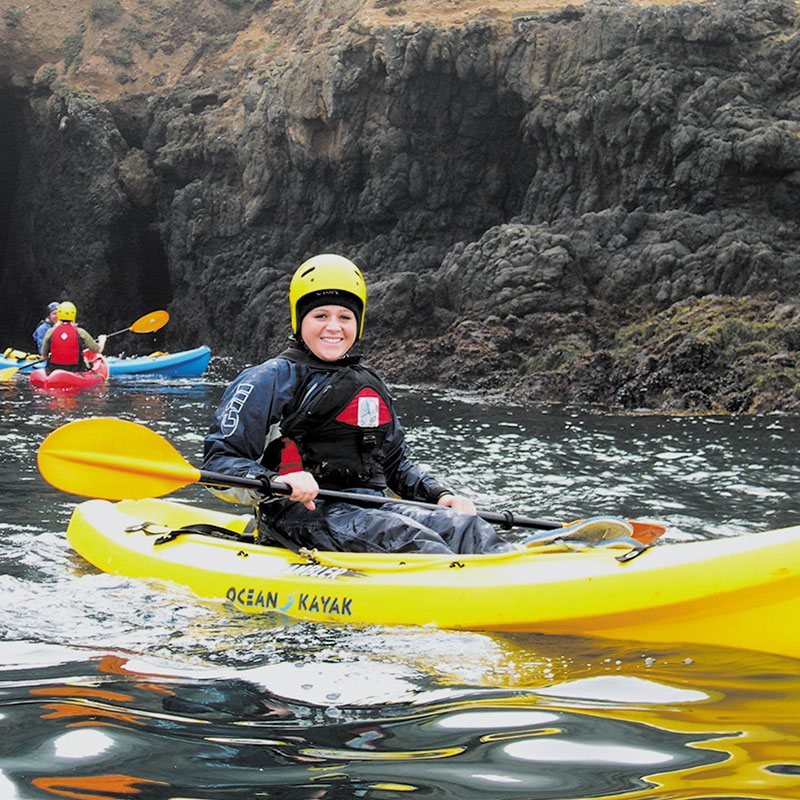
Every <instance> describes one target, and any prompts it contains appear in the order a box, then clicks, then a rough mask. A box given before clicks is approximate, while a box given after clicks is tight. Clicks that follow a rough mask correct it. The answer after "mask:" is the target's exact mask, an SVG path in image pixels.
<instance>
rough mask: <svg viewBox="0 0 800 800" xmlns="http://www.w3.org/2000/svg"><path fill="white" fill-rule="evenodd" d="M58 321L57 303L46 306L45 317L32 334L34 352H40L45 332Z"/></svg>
mask: <svg viewBox="0 0 800 800" xmlns="http://www.w3.org/2000/svg"><path fill="white" fill-rule="evenodd" d="M57 321H58V303H48V304H47V316H46V317H45V318H44V319H43V320H41V321H40V322H39V324H38V325H37V326H36V330H35V331H34V332H33V341H34V344H35V345H36V352H37V353H41V352H42V343H43V342H44V337H45V336H46V335H47V331H49V330H51V329H52V327H53V325H55V324H56V322H57Z"/></svg>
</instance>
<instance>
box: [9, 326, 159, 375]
mask: <svg viewBox="0 0 800 800" xmlns="http://www.w3.org/2000/svg"><path fill="white" fill-rule="evenodd" d="M168 322H169V312H167V311H164V310H160V311H151V312H150V313H149V314H145V315H144V316H142V317H139V319H137V320H136V322H134V323H133V324H132V325H130V326H129V327H127V328H122V329H120V330H118V331H114V333H107V334H106V339H110V338H111V337H112V336H119V334H121V333H127V332H128V331H130V332H131V333H155V332H156V331H157V330H160V329H161V328H163V327H164V326H165V325H166V324H167V323H168ZM45 361H46V359H41V360H39V361H35V362H34V363H33V364H22V365H21V366H19V367H6V368H5V369H2V370H0V381H8V380H11V378H13V377H14V375H16V374H17V373H18V372H19V371H20V369H21V368H22V367H28V366H34V367H39V366H41V365H42V364H44V363H45Z"/></svg>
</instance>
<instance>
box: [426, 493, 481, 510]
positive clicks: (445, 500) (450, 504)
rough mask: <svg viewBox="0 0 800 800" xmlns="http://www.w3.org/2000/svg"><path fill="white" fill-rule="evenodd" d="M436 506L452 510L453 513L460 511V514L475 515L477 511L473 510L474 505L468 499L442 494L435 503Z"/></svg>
mask: <svg viewBox="0 0 800 800" xmlns="http://www.w3.org/2000/svg"><path fill="white" fill-rule="evenodd" d="M436 505H438V506H445V507H446V508H452V509H453V510H454V511H460V512H461V513H462V514H477V513H478V509H476V508H475V503H473V502H472V500H470V499H469V497H462V496H461V495H458V494H443V495H442V496H441V497H440V498H439V499H438V500H437V501H436Z"/></svg>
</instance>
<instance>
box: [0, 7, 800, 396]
mask: <svg viewBox="0 0 800 800" xmlns="http://www.w3.org/2000/svg"><path fill="white" fill-rule="evenodd" d="M226 13H227V12H226ZM234 17H235V15H234V16H231V17H230V19H229V20H228V23H229V24H230V25H234V23H235V25H241V24H242V21H241V20H240V19H239V18H236V19H234ZM203 19H204V20H205V23H204V24H205V25H206V26H207V27H208V25H210V22H209V20H208V14H206V15H205V16H204V17H203ZM223 23H225V20H215V21H214V25H215V26H216V27H214V29H213V33H214V35H215V36H220V35H223V34H224V32H225V31H224V25H223ZM282 24H283V23H282V18H281V17H280V16H276V17H275V18H274V26H275V29H276V30H278V29H280V27H281V25H282ZM319 24H320V25H321V24H322V23H321V22H320V23H319ZM220 25H223V27H219V26H220ZM796 26H797V11H796V9H795V7H794V5H793V4H791V3H788V2H783V1H782V0H743V1H742V0H729V1H728V2H718V3H715V4H713V5H707V4H692V3H684V4H679V5H664V6H660V5H659V6H650V7H648V6H640V5H630V4H613V3H612V4H604V3H595V4H589V5H585V6H580V7H572V6H571V7H569V8H566V9H562V10H560V11H557V12H543V13H539V14H537V13H531V14H525V15H523V16H522V17H519V18H518V19H516V20H515V22H514V26H513V28H506V27H503V26H502V25H500V24H499V23H497V22H494V21H489V20H485V19H484V20H476V21H472V22H470V23H469V24H464V25H462V26H461V27H457V26H450V27H436V26H434V25H431V24H423V25H408V26H403V25H397V26H394V27H382V28H381V27H377V28H376V27H368V26H364V25H357V24H351V25H345V24H344V17H343V20H342V21H341V22H339V23H336V22H335V21H331V23H330V25H329V27H328V28H326V29H325V30H324V31H322V30H320V31H319V37H318V40H317V42H316V45H315V46H314V47H310V48H307V49H303V51H302V52H297V53H295V54H294V55H293V54H292V53H291V52H290V51H285V52H283V53H282V54H281V56H280V58H270V57H268V56H264V58H263V59H262V60H261V61H258V60H257V59H256V57H255V56H253V57H250V58H249V60H248V59H240V60H238V61H233V60H232V61H230V62H229V63H227V64H226V65H224V68H219V69H216V70H212V71H210V72H208V73H207V72H205V71H204V70H203V69H201V66H202V65H203V64H206V63H207V54H206V55H204V52H205V51H203V50H202V48H198V49H197V51H196V54H195V56H196V57H194V58H193V59H192V60H191V63H187V66H186V69H185V74H184V76H183V77H182V78H181V79H180V80H179V81H178V82H177V83H174V84H171V85H164V86H162V87H156V86H155V85H154V86H153V92H152V94H149V95H146V96H145V95H142V96H136V97H134V96H131V97H130V98H129V99H128V100H116V101H114V102H113V103H112V102H109V103H105V104H103V103H98V102H97V101H96V100H93V99H92V98H91V97H88V96H86V95H85V94H83V93H80V92H75V91H71V90H70V89H68V88H67V82H66V80H62V79H60V78H59V79H57V80H55V79H54V81H53V82H49V83H48V82H47V81H43V80H42V79H41V78H40V79H38V80H37V82H36V89H35V91H34V90H33V88H34V87H31V89H32V90H31V92H30V93H29V94H27V95H25V94H20V93H13V92H11V93H9V92H10V91H11V90H7V92H6V94H5V95H4V96H5V97H6V98H7V100H6V102H7V103H8V104H9V105H13V107H14V108H15V109H17V110H18V111H19V112H20V113H19V114H17V115H14V116H13V119H15V120H18V121H17V122H14V123H10V122H8V121H6V122H3V123H0V142H10V143H12V144H13V145H14V147H13V148H11V149H10V150H9V152H12V156H11V158H12V160H13V165H9V164H8V163H6V166H5V167H4V168H2V173H3V174H4V175H9V174H11V173H12V172H13V173H14V176H15V179H14V182H13V187H12V191H11V193H10V194H9V196H8V198H7V199H5V200H4V201H2V202H0V225H2V229H3V230H6V231H8V235H7V236H6V237H5V238H4V239H2V240H1V243H0V259H1V262H0V263H2V275H1V277H0V289H1V290H2V291H3V294H4V297H6V298H7V299H8V301H9V305H11V306H12V308H11V310H10V312H9V313H8V314H7V315H6V316H5V318H4V319H3V320H2V324H0V332H1V333H2V335H3V336H4V337H8V338H9V339H12V338H16V339H17V340H19V341H22V337H23V334H24V336H27V335H28V328H29V327H30V324H31V323H30V321H31V320H32V319H35V318H38V309H39V308H40V307H41V306H42V305H43V303H44V302H46V301H47V300H49V299H50V297H51V295H52V294H53V289H54V288H55V289H57V292H58V293H69V294H70V295H71V296H72V297H73V298H74V299H76V301H77V302H79V304H80V305H81V308H82V309H85V310H86V313H87V314H89V315H91V316H92V318H93V319H94V321H95V323H96V324H94V325H93V326H92V327H94V328H95V329H97V330H99V329H106V326H108V327H112V328H113V327H119V324H120V323H124V322H128V321H129V320H130V318H131V309H132V308H136V309H137V310H139V309H141V310H142V311H144V310H147V308H149V307H151V306H152V307H157V306H160V305H167V304H169V308H170V312H171V314H172V322H171V324H170V328H169V334H168V335H169V343H170V345H171V346H173V347H178V346H189V345H195V344H197V343H198V341H199V340H201V339H202V340H203V341H205V342H207V343H209V344H211V345H212V346H213V347H214V349H215V351H216V352H218V353H223V354H228V355H236V356H237V357H240V358H242V359H247V360H255V359H258V358H261V357H263V356H265V355H267V354H269V353H271V352H274V351H275V350H276V349H278V348H279V347H281V346H282V344H283V342H284V339H285V335H286V332H287V329H288V314H287V311H286V290H287V287H288V282H289V277H290V275H291V272H292V270H293V268H294V267H295V266H296V265H297V264H299V263H300V262H301V261H302V260H303V259H304V258H306V257H308V256H310V255H312V254H314V253H318V252H324V251H335V252H341V253H344V254H346V255H348V256H350V257H352V258H356V259H358V260H359V262H360V263H361V264H362V265H363V266H364V268H365V271H366V273H367V277H368V283H369V286H370V301H369V310H368V314H367V327H366V330H367V338H366V341H365V343H364V346H365V349H366V352H367V354H368V355H369V357H370V358H371V360H373V361H378V362H380V365H381V366H382V367H384V368H385V369H386V370H387V371H388V372H389V373H390V374H391V375H392V376H393V377H394V378H395V379H397V380H423V381H427V382H434V383H446V384H448V385H452V386H466V385H470V386H471V388H475V387H479V388H485V389H492V390H502V391H505V392H510V393H513V394H516V395H517V396H519V397H524V398H525V399H530V400H536V399H541V400H555V401H570V402H584V403H599V404H602V405H607V406H622V407H627V408H635V407H639V406H643V407H661V408H671V409H692V408H694V409H702V410H708V409H711V410H713V409H718V410H723V409H728V410H735V411H743V410H755V409H758V410H765V409H768V408H773V407H774V408H794V407H796V406H797V404H798V401H797V398H796V397H795V396H794V395H795V392H794V389H791V390H785V389H784V388H781V387H784V384H787V382H791V381H792V380H793V379H794V369H795V366H794V361H793V360H792V359H793V358H794V356H793V353H794V345H793V344H789V343H783V345H782V346H781V347H778V345H779V343H778V342H777V340H776V339H774V337H773V333H772V331H771V330H770V331H767V328H766V327H763V326H767V325H768V324H771V323H769V319H768V318H767V317H765V318H759V319H758V320H754V323H753V324H754V325H755V324H756V322H758V324H759V325H761V326H762V328H760V329H758V330H756V329H755V327H754V328H753V330H752V331H751V334H752V338H751V339H750V340H749V341H750V342H751V346H753V347H755V346H756V344H757V343H758V342H759V341H761V343H762V344H763V346H764V347H765V348H766V349H765V351H764V353H763V355H765V357H764V358H763V359H760V360H759V359H758V358H756V357H755V355H754V354H753V353H749V354H748V353H738V354H734V353H733V352H731V351H730V349H729V348H726V347H723V346H721V345H720V344H719V342H717V341H715V340H714V341H712V340H711V339H709V338H708V337H707V336H706V335H705V334H704V332H703V330H702V329H699V330H688V329H687V330H684V331H682V332H681V336H680V337H678V338H677V339H674V338H673V336H672V334H673V333H674V332H673V331H670V330H669V328H668V326H667V327H666V328H665V327H664V326H662V325H661V321H663V319H665V318H666V317H664V316H662V315H667V317H668V316H669V315H670V314H671V313H673V312H671V311H670V309H671V308H672V309H674V308H675V307H680V306H681V304H682V303H689V304H690V305H691V304H692V303H694V304H695V306H696V307H697V308H699V309H702V308H704V302H705V301H704V298H711V299H712V300H714V298H718V297H722V298H726V299H725V300H724V302H723V301H720V302H723V305H724V303H728V302H733V300H735V301H736V302H738V301H739V299H741V298H749V300H748V304H746V305H745V306H744V307H743V309H744V310H745V311H747V313H756V312H757V313H762V314H782V313H785V314H787V316H788V317H789V318H791V319H794V312H793V311H792V312H790V311H785V312H783V311H780V310H779V309H780V308H784V307H785V308H789V307H793V304H794V302H795V298H796V297H797V295H798V292H800V283H799V280H800V269H799V268H800V260H799V259H800V257H799V256H798V252H800V247H798V244H800V242H799V241H798V239H800V234H799V233H798V230H797V225H796V224H795V223H796V217H797V208H798V207H799V204H800V180H798V177H797V176H798V175H799V174H800V144H799V143H800V136H799V135H798V134H800V103H798V102H797V86H798V76H799V74H800V73H799V72H798V70H800V56H798V53H799V52H800V50H799V49H798V48H800V43H798V40H797V37H796V35H795V31H796ZM209 30H211V28H209ZM230 30H232V29H230ZM236 30H238V28H237V29H236ZM175 44H176V45H177V46H182V45H183V43H182V42H176V43H175ZM204 59H206V61H204ZM208 63H210V62H208ZM48 76H49V73H48ZM2 84H3V80H2V76H1V75H0V85H2ZM49 90H51V91H52V92H53V93H52V94H51V95H50V96H49V97H48V98H46V99H45V98H44V97H43V95H42V93H43V92H46V91H49ZM0 102H2V101H0ZM0 116H6V119H7V120H8V119H11V118H12V117H8V115H0ZM17 165H18V169H17V168H16V167H17ZM12 166H13V167H14V168H13V169H12ZM31 243H35V244H34V245H33V246H31ZM778 297H780V299H781V304H780V305H779V304H778V302H777V298H778ZM730 298H733V300H730ZM715 302H716V301H715ZM740 311H742V309H740ZM648 319H649V320H654V330H658V331H659V335H660V336H661V339H659V340H657V341H649V340H648V341H647V342H643V343H641V344H640V345H639V347H638V349H637V348H633V347H622V346H621V345H620V337H622V339H624V338H625V335H626V331H628V330H630V326H632V325H634V326H635V325H637V324H639V323H640V322H641V321H642V320H648ZM760 377H763V378H764V380H763V381H762V383H763V386H764V387H766V388H765V389H764V391H763V392H762V391H761V389H759V388H758V387H759V386H760V385H761V384H759V381H758V379H759V378H760ZM772 379H774V380H772ZM770 380H772V382H771V383H770ZM748 381H749V386H746V385H745V384H747V383H748Z"/></svg>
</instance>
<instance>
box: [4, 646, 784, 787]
mask: <svg viewBox="0 0 800 800" xmlns="http://www.w3.org/2000/svg"><path fill="white" fill-rule="evenodd" d="M524 638H525V637H522V640H519V639H518V640H517V641H515V642H513V643H512V644H510V650H511V651H513V653H514V657H515V658H517V659H521V658H523V659H525V660H532V661H536V660H539V659H541V658H542V656H541V655H540V654H539V653H537V651H536V650H531V651H530V652H525V651H524V648H525V647H526V646H527V645H526V644H525V642H524ZM564 645H565V648H566V651H567V652H568V653H569V648H570V642H569V641H568V640H565V641H564ZM498 647H499V652H500V653H503V650H504V647H505V644H504V643H499V644H498ZM559 649H560V650H562V652H563V649H562V648H559ZM579 652H580V646H579V647H578V648H577V649H576V650H575V652H574V653H570V655H569V657H578V653H579ZM615 655H616V656H619V657H620V658H619V659H615V660H620V661H622V663H623V664H624V665H625V666H624V667H623V669H622V670H621V671H620V672H617V673H615V672H614V671H613V670H612V674H608V670H607V669H604V668H600V669H597V668H596V667H595V668H593V667H590V666H588V665H583V666H582V667H580V666H579V668H578V671H579V672H580V671H581V670H585V671H588V672H590V673H594V674H593V676H592V677H584V678H579V679H575V680H564V681H561V682H559V681H554V682H550V683H547V684H544V685H540V681H535V682H534V685H533V686H526V685H525V684H524V682H522V683H520V685H518V686H517V687H515V688H513V689H511V688H503V687H488V686H471V687H470V686H464V685H457V684H451V685H442V683H443V682H442V681H441V680H437V679H436V678H435V677H434V676H431V675H429V674H427V675H426V674H424V673H422V672H413V671H411V670H406V672H405V675H404V678H403V679H402V680H401V679H400V678H399V676H395V680H394V682H391V686H390V688H389V689H388V690H387V691H386V692H385V693H384V696H383V697H382V698H381V699H380V702H376V698H375V696H374V694H375V687H373V686H370V685H369V684H370V683H371V682H373V681H374V680H375V679H376V678H378V679H380V678H381V677H382V675H381V673H382V669H383V668H382V666H381V664H380V662H361V663H357V664H353V663H340V664H338V665H332V664H330V663H329V664H328V665H327V667H326V668H325V669H320V668H318V665H313V664H308V663H302V664H301V663H289V662H282V663H278V664H273V665H270V666H265V667H257V668H252V669H247V670H235V669H230V668H227V669H221V668H216V669H215V668H211V667H204V668H202V667H193V668H192V667H189V668H186V667H181V666H180V665H178V664H167V663H164V662H161V663H158V662H154V661H146V660H142V659H141V658H139V659H137V658H130V657H124V656H121V655H111V654H105V655H101V654H98V655H95V656H91V655H89V654H82V653H80V652H78V651H70V650H67V649H63V648H47V647H41V646H40V647H32V646H29V645H28V646H26V645H25V644H23V643H6V644H5V645H4V646H3V648H2V650H0V656H2V661H3V662H4V663H5V667H4V669H3V671H2V672H0V697H2V704H1V705H0V711H1V712H2V713H3V716H4V723H5V724H4V729H5V731H6V732H7V736H6V746H5V748H4V751H5V753H4V757H3V759H2V774H3V780H5V781H6V783H7V784H8V785H9V786H14V787H18V788H19V789H20V791H21V795H20V796H24V797H53V796H61V797H92V798H94V797H98V796H100V797H104V798H108V797H112V798H116V797H123V796H125V795H126V794H131V793H133V792H132V789H133V788H136V789H138V792H139V794H140V796H144V797H147V798H164V799H165V800H166V798H175V797H181V798H188V797H191V798H227V797H231V798H234V797H236V798H238V797H255V796H267V797H269V796H278V797H309V798H310V797H321V798H327V797H331V798H337V797H364V796H366V797H394V796H396V795H397V794H398V793H400V792H417V793H418V795H417V796H424V797H428V796H430V797H446V798H485V797H487V796H488V797H492V798H542V799H543V800H544V799H545V798H553V800H555V799H556V798H573V797H574V798H586V797H602V798H619V797H627V798H644V797H648V798H655V797H663V798H667V797H669V798H700V797H732V796H736V797H753V798H793V797H797V796H798V794H797V793H798V792H800V775H798V774H797V773H798V767H800V765H798V737H797V713H796V712H797V697H798V689H799V688H800V685H798V684H799V683H800V679H799V678H798V677H797V676H796V675H794V674H793V672H792V671H791V670H787V671H785V672H782V671H781V664H780V663H779V662H777V661H776V662H770V661H769V659H764V661H763V663H762V664H761V667H762V668H768V669H770V670H772V671H773V673H772V674H771V676H770V680H769V681H768V682H767V683H766V685H765V683H764V681H763V678H764V675H763V674H759V675H756V676H737V677H733V676H732V675H731V668H732V663H731V661H726V660H725V659H726V657H727V654H724V655H722V656H720V654H719V653H716V652H713V651H710V650H709V651H706V652H702V653H701V652H698V653H697V654H696V655H698V656H699V659H698V660H699V661H702V662H704V663H703V666H702V667H701V666H698V664H697V663H696V662H695V663H691V664H688V663H687V661H690V660H689V659H686V658H684V659H683V661H682V662H681V667H680V668H678V669H676V668H675V665H669V664H668V663H666V662H665V663H664V664H663V665H658V664H653V663H651V664H650V665H649V666H646V665H643V664H639V665H638V666H636V665H635V664H634V663H626V661H625V659H626V658H627V657H629V654H628V655H626V654H625V653H624V650H623V649H620V650H618V651H617V652H616V653H615ZM562 657H563V656H562ZM691 661H692V662H693V661H694V660H693V659H691ZM784 666H788V667H790V668H791V666H792V665H791V664H788V665H786V664H784ZM629 670H631V671H632V672H634V673H636V672H638V673H639V674H638V675H636V674H633V675H631V674H624V673H626V672H628V671H629ZM295 672H297V673H299V675H293V674H292V673H295ZM287 674H288V675H287ZM521 677H522V676H521ZM681 678H682V679H683V682H684V683H686V682H691V685H692V688H686V686H685V685H681ZM342 680H345V681H347V682H348V683H349V684H353V683H356V684H357V683H359V682H360V683H361V684H362V691H363V692H364V693H365V694H366V695H367V697H366V698H365V700H359V699H358V698H357V696H356V695H357V692H356V693H353V695H352V696H351V697H350V698H348V699H347V700H344V699H343V698H342V696H341V695H340V693H339V692H337V691H336V688H337V686H338V685H339V683H340V682H341V681H342ZM403 683H405V686H403ZM320 689H323V690H325V691H326V692H327V694H326V696H325V697H324V698H321V697H319V696H318V697H317V698H316V699H317V700H322V702H321V703H318V702H312V701H311V700H310V699H309V698H310V697H311V696H312V695H313V694H314V692H317V693H319V691H320ZM397 689H400V696H399V697H395V696H393V695H394V693H395V691H396V690H397ZM403 695H406V696H403ZM409 698H410V699H409ZM176 764H184V765H191V768H190V769H179V770H176V768H175V765H176ZM748 786H750V787H757V789H755V788H754V793H753V794H746V793H742V790H743V789H744V788H745V787H748ZM732 787H738V788H736V790H735V792H736V793H735V795H734V794H732V793H731V789H732ZM272 791H274V792H275V794H274V795H272V794H271V792H272ZM257 792H262V793H264V794H256V793H257Z"/></svg>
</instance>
